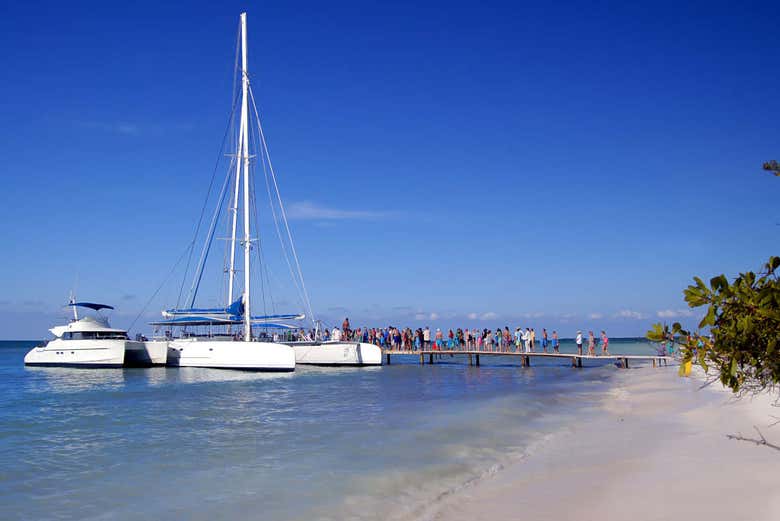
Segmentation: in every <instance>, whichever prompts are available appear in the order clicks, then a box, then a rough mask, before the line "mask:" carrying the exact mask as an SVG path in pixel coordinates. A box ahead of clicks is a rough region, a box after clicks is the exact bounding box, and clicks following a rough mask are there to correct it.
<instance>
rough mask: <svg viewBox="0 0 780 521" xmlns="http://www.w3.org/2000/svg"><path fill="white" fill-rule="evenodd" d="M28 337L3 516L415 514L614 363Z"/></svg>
mask: <svg viewBox="0 0 780 521" xmlns="http://www.w3.org/2000/svg"><path fill="white" fill-rule="evenodd" d="M32 345H34V343H30V342H27V343H24V342H0V519H3V520H12V519H160V518H164V517H176V518H186V519H196V520H197V519H204V520H205V519H215V518H219V519H233V518H238V517H241V518H242V519H280V520H287V519H334V520H335V519H418V518H421V517H425V514H426V511H427V509H428V508H430V506H431V505H435V504H436V501H437V500H438V499H440V498H442V497H445V496H447V495H448V494H450V493H452V492H454V491H457V490H458V489H459V488H460V487H463V486H465V485H467V484H468V483H470V482H472V481H473V480H477V479H480V478H481V477H483V476H485V475H487V474H490V473H492V472H495V471H496V470H497V469H500V468H501V466H502V465H503V464H505V463H507V462H508V461H510V460H515V459H517V458H523V457H528V456H530V455H532V454H533V451H534V448H535V447H537V446H538V445H539V444H540V443H545V442H546V441H547V440H550V439H552V438H555V437H556V436H566V435H567V426H569V425H571V424H573V422H576V421H577V418H579V417H580V415H583V414H588V412H589V411H592V408H593V407H595V406H596V404H597V402H598V400H599V399H601V398H602V397H603V396H604V393H603V392H604V391H605V390H606V389H607V388H608V386H609V384H610V380H611V378H612V375H614V374H615V372H616V371H617V369H616V368H615V367H614V366H612V365H610V364H607V363H602V364H599V365H598V366H597V367H588V368H585V369H582V370H576V369H572V368H571V367H570V366H568V365H567V364H568V362H567V361H560V362H556V361H549V362H548V361H541V360H540V361H538V362H537V361H536V360H534V366H533V367H531V368H520V367H518V361H517V360H515V359H510V358H508V357H504V358H491V359H486V360H483V365H482V366H481V367H478V368H477V367H468V366H465V365H464V364H463V361H462V360H458V359H457V358H449V357H445V358H444V359H443V360H442V361H441V362H439V363H437V364H436V365H434V366H429V365H425V366H423V367H421V366H419V365H418V361H417V360H416V359H415V358H414V357H406V358H405V357H401V356H397V357H394V359H393V364H392V365H390V366H384V367H376V368H354V369H334V368H308V367H299V368H298V369H297V370H296V372H295V373H292V374H285V375H266V374H258V373H247V372H234V371H224V370H209V369H195V368H182V369H173V368H171V369H168V368H153V369H102V370H85V369H66V368H26V367H24V365H23V363H22V358H23V356H24V354H25V352H26V351H27V350H28V349H29V348H30V347H31V346H32ZM568 347H569V346H567V345H565V344H564V350H567V348H568ZM618 347H619V349H618ZM612 351H615V352H617V351H619V352H621V353H652V352H653V350H652V348H651V347H650V346H649V345H647V344H646V343H644V342H641V341H634V340H632V341H626V342H617V341H613V344H612Z"/></svg>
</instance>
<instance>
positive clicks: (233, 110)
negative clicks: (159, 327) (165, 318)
mask: <svg viewBox="0 0 780 521" xmlns="http://www.w3.org/2000/svg"><path fill="white" fill-rule="evenodd" d="M240 34H241V31H240V24H239V31H238V33H237V36H236V58H235V62H234V65H233V103H232V105H233V106H232V107H231V109H230V117H229V118H228V123H227V126H226V127H225V133H224V134H223V136H222V144H221V145H220V147H219V154H217V160H216V162H215V164H214V171H213V172H212V173H211V180H210V181H209V187H208V190H206V198H205V200H204V201H203V206H201V209H200V217H199V218H198V224H197V226H196V227H195V234H194V235H193V237H192V241H191V242H190V246H189V248H190V253H189V256H188V257H187V266H186V268H185V269H184V276H183V277H182V281H181V286H180V287H179V295H178V296H177V297H176V307H177V308H178V307H179V304H180V303H181V294H182V292H183V291H184V284H185V282H186V280H187V275H188V274H189V271H190V263H191V262H192V254H193V252H194V251H195V242H196V241H197V240H198V234H199V233H200V226H201V224H202V223H203V216H204V215H205V213H206V206H207V205H208V202H209V198H210V195H211V190H212V187H213V186H214V179H216V176H217V170H218V169H219V163H220V161H221V159H222V152H223V150H224V149H225V141H226V140H227V137H228V134H229V132H230V129H231V127H232V126H233V119H234V117H235V114H236V104H237V103H238V95H237V89H236V86H235V84H236V79H235V78H236V72H235V71H236V70H237V69H238V49H239V44H240V40H241V38H240ZM188 299H189V296H188ZM193 299H194V297H193ZM190 305H192V304H190Z"/></svg>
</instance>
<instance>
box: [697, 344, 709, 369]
mask: <svg viewBox="0 0 780 521" xmlns="http://www.w3.org/2000/svg"><path fill="white" fill-rule="evenodd" d="M699 365H700V366H701V368H702V369H704V372H705V373H706V372H707V371H709V366H707V353H706V352H705V351H704V350H703V349H702V350H700V351H699Z"/></svg>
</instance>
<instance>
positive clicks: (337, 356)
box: [289, 342, 382, 366]
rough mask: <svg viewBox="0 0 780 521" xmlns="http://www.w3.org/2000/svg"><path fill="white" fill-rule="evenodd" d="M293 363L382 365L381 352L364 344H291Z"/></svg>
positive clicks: (371, 345) (375, 347)
mask: <svg viewBox="0 0 780 521" xmlns="http://www.w3.org/2000/svg"><path fill="white" fill-rule="evenodd" d="M289 345H291V346H292V348H293V349H295V363H297V364H307V365H354V366H361V365H382V350H381V349H379V347H377V346H375V345H373V344H367V343H364V342H292V343H290V344H289Z"/></svg>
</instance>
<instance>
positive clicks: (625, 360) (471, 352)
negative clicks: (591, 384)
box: [382, 349, 674, 369]
mask: <svg viewBox="0 0 780 521" xmlns="http://www.w3.org/2000/svg"><path fill="white" fill-rule="evenodd" d="M382 354H383V355H384V356H385V363H386V364H388V365H390V357H391V356H392V355H406V356H410V355H411V356H419V357H420V364H425V359H426V358H428V363H429V364H433V363H435V360H436V358H437V355H438V356H439V357H441V356H443V355H450V356H452V355H464V356H466V357H468V361H469V365H476V366H478V365H479V358H480V357H485V356H512V357H519V358H520V365H521V366H523V367H531V359H532V358H551V359H562V360H567V361H570V362H571V366H572V367H582V363H583V361H587V360H602V361H604V360H611V361H614V362H615V363H617V365H619V366H620V367H623V368H625V369H628V367H629V363H630V361H632V360H633V361H637V362H638V361H652V363H653V367H655V366H656V365H660V363H661V361H664V362H666V363H669V362H672V361H674V358H672V357H671V356H660V355H595V356H592V355H578V354H576V353H544V352H541V353H539V352H531V353H525V352H507V351H479V350H476V349H452V350H449V349H442V350H439V349H423V350H416V351H415V350H398V349H382Z"/></svg>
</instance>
